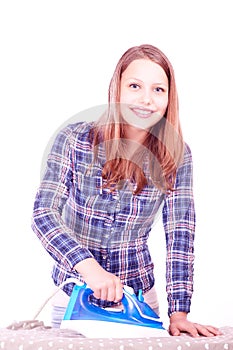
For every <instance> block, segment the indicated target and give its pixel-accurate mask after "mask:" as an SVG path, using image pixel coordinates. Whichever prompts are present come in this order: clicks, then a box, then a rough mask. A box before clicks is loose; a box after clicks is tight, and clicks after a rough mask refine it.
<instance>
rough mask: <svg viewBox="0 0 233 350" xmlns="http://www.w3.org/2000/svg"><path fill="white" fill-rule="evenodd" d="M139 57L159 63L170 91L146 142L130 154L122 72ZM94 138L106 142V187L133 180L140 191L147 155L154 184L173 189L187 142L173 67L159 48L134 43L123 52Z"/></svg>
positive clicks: (137, 190) (143, 183)
mask: <svg viewBox="0 0 233 350" xmlns="http://www.w3.org/2000/svg"><path fill="white" fill-rule="evenodd" d="M136 59H149V60H151V61H153V62H155V63H157V64H159V65H160V66H161V67H162V68H163V70H164V71H165V73H166V75H167V78H168V84H169V86H168V88H169V91H168V106H167V110H166V113H165V115H164V117H163V118H162V119H161V120H160V122H158V123H157V124H156V125H154V126H153V127H152V128H151V130H149V131H148V132H147V137H146V139H145V141H144V142H143V144H142V145H140V146H139V147H137V151H136V152H135V153H134V155H133V156H131V155H129V153H128V151H127V150H128V147H127V142H126V139H125V138H124V135H125V133H124V130H125V127H127V125H126V123H125V122H123V121H122V118H121V115H120V82H121V76H122V73H123V72H124V71H125V69H126V68H127V67H128V66H129V64H130V63H131V62H132V61H134V60H136ZM92 140H93V145H94V146H97V147H98V144H99V143H100V142H104V144H105V151H106V163H105V165H104V167H103V172H102V176H103V178H104V179H106V181H107V187H109V188H114V186H116V184H117V183H119V182H120V181H121V180H124V179H130V180H131V181H132V182H134V183H135V184H136V190H135V193H139V192H140V191H141V190H142V189H143V187H144V186H145V185H146V184H147V183H148V179H147V178H146V176H145V173H144V171H143V166H144V162H145V159H146V157H147V159H149V171H150V177H151V180H152V182H153V183H154V185H155V186H156V187H157V188H159V189H160V190H162V191H163V192H166V191H168V190H172V189H173V186H174V181H175V176H176V171H177V167H178V166H179V164H180V163H181V161H182V159H183V149H184V142H183V137H182V131H181V126H180V121H179V115H178V96H177V89H176V83H175V76H174V71H173V67H172V65H171V63H170V61H169V60H168V58H167V57H166V56H165V55H164V53H163V52H161V51H160V50H159V49H158V48H157V47H154V46H152V45H140V46H134V47H131V48H130V49H128V50H127V51H126V52H125V53H124V54H123V55H122V57H121V58H120V60H119V61H118V63H117V65H116V68H115V71H114V74H113V76H112V79H111V81H110V85H109V91H108V111H107V113H106V114H105V115H104V116H103V117H102V118H101V119H100V120H99V121H98V122H97V123H96V125H95V127H94V128H93V130H92ZM131 142H133V140H131ZM95 149H96V147H95Z"/></svg>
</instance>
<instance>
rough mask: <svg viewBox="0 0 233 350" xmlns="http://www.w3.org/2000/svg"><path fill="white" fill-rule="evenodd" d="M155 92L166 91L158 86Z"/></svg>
mask: <svg viewBox="0 0 233 350" xmlns="http://www.w3.org/2000/svg"><path fill="white" fill-rule="evenodd" d="M154 91H155V92H164V91H165V90H164V89H163V88H161V87H159V86H157V87H156V88H154Z"/></svg>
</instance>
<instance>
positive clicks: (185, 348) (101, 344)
mask: <svg viewBox="0 0 233 350" xmlns="http://www.w3.org/2000/svg"><path fill="white" fill-rule="evenodd" d="M220 330H221V331H222V333H223V335H221V336H216V337H211V338H206V337H200V338H198V339H197V338H192V337H190V336H188V335H187V334H183V335H181V336H179V337H164V338H133V339H130V338H124V339H120V338H117V339H111V338H103V339H99V338H98V339H94V338H84V337H83V336H82V335H80V334H78V333H77V332H75V331H71V330H68V329H57V328H51V327H48V326H45V325H44V323H43V322H42V321H30V320H29V321H22V322H18V323H14V324H13V325H10V326H9V327H6V328H0V349H4V350H84V349H90V350H98V349H101V350H102V349H107V350H113V349H114V350H115V349H116V350H126V349H129V350H132V349H136V350H154V349H160V350H161V349H164V350H190V349H196V350H212V349H214V350H233V327H221V328H220Z"/></svg>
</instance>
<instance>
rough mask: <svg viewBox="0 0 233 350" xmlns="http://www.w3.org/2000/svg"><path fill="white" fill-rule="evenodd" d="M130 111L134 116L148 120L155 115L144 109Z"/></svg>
mask: <svg viewBox="0 0 233 350" xmlns="http://www.w3.org/2000/svg"><path fill="white" fill-rule="evenodd" d="M131 110H132V112H133V113H134V114H136V115H137V116H138V117H140V118H149V117H151V116H152V115H153V114H154V113H155V112H154V111H152V110H151V109H144V108H131Z"/></svg>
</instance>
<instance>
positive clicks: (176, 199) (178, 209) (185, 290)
mask: <svg viewBox="0 0 233 350" xmlns="http://www.w3.org/2000/svg"><path fill="white" fill-rule="evenodd" d="M163 224H164V229H165V234H166V248H167V261H166V280H167V296H168V305H169V307H168V315H169V317H170V327H169V330H170V333H171V334H172V335H180V333H181V332H182V331H183V332H188V333H189V334H190V335H192V336H193V337H196V336H198V335H204V336H213V335H217V334H220V332H219V331H218V329H216V328H215V327H212V326H203V325H200V324H197V323H192V322H190V321H188V320H187V314H188V313H189V312H190V305H191V298H192V293H193V271H194V234H195V208H194V199H193V165H192V155H191V151H190V149H189V147H188V146H187V145H186V148H185V155H184V161H183V164H182V165H181V166H180V167H179V169H178V172H177V177H176V184H175V190H174V192H171V193H170V194H168V195H167V197H166V199H165V204H164V208H163Z"/></svg>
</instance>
